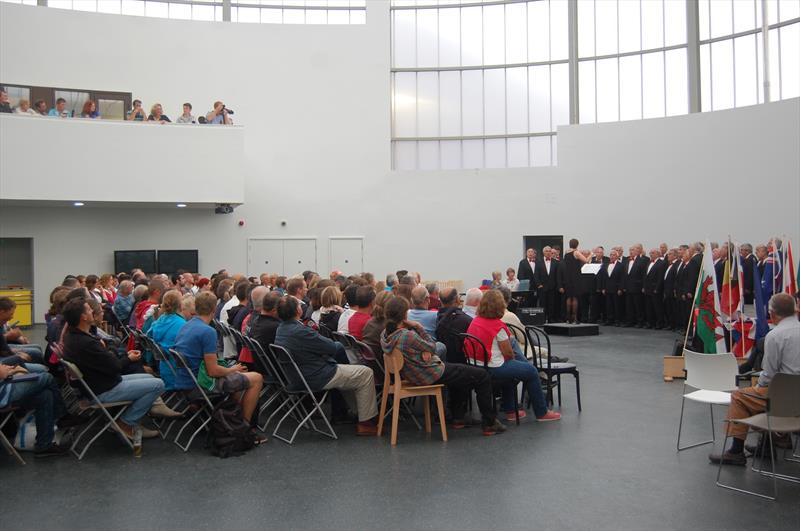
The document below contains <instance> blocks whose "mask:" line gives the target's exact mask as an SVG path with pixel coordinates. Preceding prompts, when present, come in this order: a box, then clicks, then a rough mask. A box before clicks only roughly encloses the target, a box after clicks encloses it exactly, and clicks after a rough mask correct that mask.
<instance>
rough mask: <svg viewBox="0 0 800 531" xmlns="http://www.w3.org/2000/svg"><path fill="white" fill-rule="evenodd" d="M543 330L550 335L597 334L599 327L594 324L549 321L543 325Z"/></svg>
mask: <svg viewBox="0 0 800 531" xmlns="http://www.w3.org/2000/svg"><path fill="white" fill-rule="evenodd" d="M544 331H545V332H547V333H548V334H550V335H552V336H569V337H577V336H599V335H600V327H599V326H597V325H596V324H588V323H581V324H567V323H551V324H546V325H544Z"/></svg>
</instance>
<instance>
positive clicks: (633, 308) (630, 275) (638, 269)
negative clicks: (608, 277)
mask: <svg viewBox="0 0 800 531" xmlns="http://www.w3.org/2000/svg"><path fill="white" fill-rule="evenodd" d="M643 249H644V248H643V247H642V244H640V243H637V244H635V245H633V246H631V248H630V250H629V254H628V259H627V260H623V262H622V270H623V273H622V275H623V277H622V289H623V291H624V292H625V316H626V321H627V323H626V326H635V327H636V328H642V327H644V318H645V313H644V277H645V275H646V274H647V265H648V264H649V263H650V261H649V260H648V259H647V258H646V257H644V256H642V252H643Z"/></svg>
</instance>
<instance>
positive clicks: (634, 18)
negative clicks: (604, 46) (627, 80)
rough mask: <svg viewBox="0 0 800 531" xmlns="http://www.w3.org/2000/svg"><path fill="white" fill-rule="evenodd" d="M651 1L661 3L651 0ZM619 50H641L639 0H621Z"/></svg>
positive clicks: (621, 51) (623, 51)
mask: <svg viewBox="0 0 800 531" xmlns="http://www.w3.org/2000/svg"><path fill="white" fill-rule="evenodd" d="M650 3H653V4H660V2H658V1H653V0H650ZM618 6H619V7H618V9H619V51H620V53H625V52H633V51H635V50H641V49H642V47H641V39H640V29H641V25H640V22H639V20H640V19H639V16H640V13H639V0H619V4H618Z"/></svg>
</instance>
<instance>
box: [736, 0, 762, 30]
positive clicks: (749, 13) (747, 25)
mask: <svg viewBox="0 0 800 531" xmlns="http://www.w3.org/2000/svg"><path fill="white" fill-rule="evenodd" d="M757 9H759V7H758V6H756V1H755V0H736V2H734V3H733V31H734V33H738V32H740V31H747V30H750V29H753V28H755V27H756V10H757Z"/></svg>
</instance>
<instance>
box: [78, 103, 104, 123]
mask: <svg viewBox="0 0 800 531" xmlns="http://www.w3.org/2000/svg"><path fill="white" fill-rule="evenodd" d="M81 118H92V119H94V118H100V113H99V112H97V104H96V103H95V102H94V101H93V100H87V101H86V103H84V104H83V109H82V110H81Z"/></svg>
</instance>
